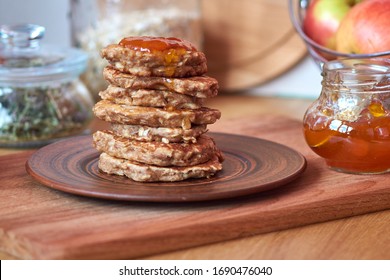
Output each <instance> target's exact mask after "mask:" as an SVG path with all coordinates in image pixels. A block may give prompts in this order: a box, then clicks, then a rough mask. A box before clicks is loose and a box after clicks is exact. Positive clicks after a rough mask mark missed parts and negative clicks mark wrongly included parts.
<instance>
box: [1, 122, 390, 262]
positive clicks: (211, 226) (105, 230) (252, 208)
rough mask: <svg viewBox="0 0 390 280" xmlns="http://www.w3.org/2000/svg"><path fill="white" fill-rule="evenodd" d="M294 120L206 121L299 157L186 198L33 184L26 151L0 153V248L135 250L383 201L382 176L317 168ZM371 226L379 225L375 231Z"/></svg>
mask: <svg viewBox="0 0 390 280" xmlns="http://www.w3.org/2000/svg"><path fill="white" fill-rule="evenodd" d="M301 129H302V128H301V122H300V121H294V120H291V119H288V118H284V117H275V116H267V117H266V116H261V117H259V116H251V117H246V118H241V119H234V120H233V119H230V120H229V119H224V120H221V121H220V122H218V124H215V125H213V131H221V132H227V131H229V132H231V133H232V132H234V133H237V134H246V135H252V136H257V137H261V138H264V139H269V140H272V141H275V142H278V143H282V144H284V145H287V146H290V147H292V148H294V149H296V150H298V151H300V152H301V153H302V154H304V155H305V156H306V158H307V160H308V166H307V170H306V171H305V173H304V174H303V175H302V176H301V177H300V178H299V179H297V180H296V181H294V182H292V183H290V184H288V186H287V187H286V188H283V189H275V190H272V191H269V192H266V193H262V194H258V195H252V196H250V197H244V198H240V199H230V200H226V201H223V202H222V201H221V202H218V203H216V202H197V203H188V204H181V205H177V204H157V203H140V202H131V203H130V202H113V201H104V200H99V199H92V198H84V197H78V196H74V195H70V194H65V193H62V192H59V191H56V190H51V189H49V188H46V187H43V186H42V185H40V184H39V183H36V182H35V181H34V180H33V179H32V178H31V177H30V176H28V175H27V174H26V172H25V170H24V162H25V160H26V159H27V158H28V156H29V155H31V153H29V152H27V153H20V154H15V155H9V156H3V157H0V168H1V169H2V170H3V171H2V172H3V175H2V178H3V182H2V191H1V193H0V196H1V197H0V200H1V201H4V202H5V203H4V204H2V205H1V207H0V227H1V231H0V234H1V238H0V247H1V248H0V249H2V250H3V251H6V252H9V253H11V254H13V255H16V256H17V257H20V258H33V259H40V258H44V259H47V258H50V259H51V258H54V259H55V258H59V259H66V258H72V259H74V258H88V259H92V258H98V259H108V258H115V259H118V258H136V257H144V256H148V255H154V254H158V253H163V252H168V251H173V250H179V249H184V248H191V247H195V246H199V245H202V244H210V243H214V242H219V241H226V240H230V239H236V238H241V237H246V236H253V235H255V234H259V233H267V232H272V231H277V230H281V229H288V228H294V227H298V226H302V225H308V224H312V223H318V222H324V221H330V220H334V219H338V218H342V217H349V216H355V215H359V214H362V213H369V212H374V211H377V210H383V209H389V208H390V188H389V184H390V177H389V176H388V174H383V175H349V174H343V173H337V172H334V171H331V170H329V169H327V168H326V167H325V166H324V163H323V162H322V160H321V159H320V158H318V157H317V156H315V155H314V154H313V153H312V152H311V151H310V150H309V149H308V148H307V146H306V144H305V143H304V140H303V137H302V131H301ZM379 234H384V233H383V232H382V233H379Z"/></svg>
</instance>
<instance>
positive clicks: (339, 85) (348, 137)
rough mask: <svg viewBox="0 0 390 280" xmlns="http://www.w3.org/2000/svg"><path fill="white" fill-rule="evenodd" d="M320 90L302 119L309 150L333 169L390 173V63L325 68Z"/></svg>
mask: <svg viewBox="0 0 390 280" xmlns="http://www.w3.org/2000/svg"><path fill="white" fill-rule="evenodd" d="M322 75H323V81H322V91H321V94H320V96H319V98H318V99H317V100H316V101H315V102H314V103H313V104H312V105H311V106H310V107H309V108H308V110H307V112H306V114H305V117H304V121H303V122H304V134H305V139H306V142H307V143H308V145H309V146H310V148H311V149H312V150H313V151H314V152H315V153H317V154H318V155H319V156H321V157H323V158H324V159H325V161H326V163H327V165H328V166H329V167H330V168H332V169H334V170H337V171H341V172H348V173H357V174H375V173H384V172H389V171H390V59H386V58H377V59H345V60H335V61H330V62H327V63H325V64H324V67H323V71H322Z"/></svg>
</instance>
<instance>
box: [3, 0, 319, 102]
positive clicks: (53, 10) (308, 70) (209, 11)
mask: <svg viewBox="0 0 390 280" xmlns="http://www.w3.org/2000/svg"><path fill="white" fill-rule="evenodd" d="M112 1H113V2H117V1H118V0H117V1H114V0H112ZM70 2H71V0H56V1H52V0H34V1H27V0H0V24H19V23H34V24H38V25H42V26H44V27H46V34H45V38H44V42H45V43H48V44H54V45H57V46H71V45H72V34H71V23H70V19H71V16H70V10H71V4H70ZM76 2H77V1H76ZM237 5H239V7H240V9H237V7H238V6H237ZM201 10H202V13H203V16H204V18H205V20H204V21H203V28H204V32H205V36H204V37H205V41H204V48H205V52H206V55H208V60H209V61H210V64H212V65H213V63H217V64H218V63H222V67H219V68H222V69H225V70H226V69H227V71H230V76H231V75H233V78H234V80H235V83H233V84H232V83H229V81H227V82H226V84H225V81H224V80H223V81H222V83H223V86H222V88H223V89H224V90H226V91H227V92H234V93H238V94H244V93H242V92H241V91H242V90H245V94H249V95H258V96H262V95H264V96H283V97H299V98H310V99H313V98H316V97H317V96H318V95H319V93H320V89H321V85H320V82H321V76H320V70H319V68H318V67H317V65H315V64H314V62H313V61H312V60H311V59H310V58H309V57H308V56H307V55H306V50H304V48H303V44H302V45H301V46H298V47H296V46H294V45H293V43H291V44H292V45H291V44H290V42H289V41H288V40H289V39H288V38H286V39H285V38H284V37H283V36H285V35H284V34H282V33H283V32H290V33H291V30H292V26H291V25H290V23H289V18H288V13H287V0H276V1H275V0H273V1H271V0H242V1H236V0H231V1H228V0H204V1H201ZM267 11H269V13H267ZM218 24H219V25H221V24H224V26H225V27H226V29H225V30H221V29H220V26H219V25H218ZM249 29H250V30H249ZM213 31H215V32H218V33H217V35H218V36H219V37H221V36H222V37H223V36H227V37H228V39H227V40H234V41H235V42H237V41H238V40H241V38H242V39H243V41H242V42H240V44H235V43H234V42H233V44H234V45H235V46H236V47H237V49H234V48H233V52H232V53H231V54H230V55H231V56H232V61H233V60H235V59H237V58H238V57H239V56H240V55H241V54H242V53H243V54H245V52H246V51H247V52H248V53H249V52H256V48H257V47H258V48H259V53H257V54H256V53H253V57H257V58H258V59H259V62H258V67H257V65H256V64H253V67H252V68H254V67H256V68H254V69H250V71H251V73H249V74H247V73H248V72H245V71H237V70H239V69H238V68H237V67H239V66H234V65H233V64H232V65H224V64H223V63H226V61H225V58H224V57H223V60H224V61H222V58H220V57H218V55H219V54H220V55H224V54H223V53H222V54H221V50H223V49H224V48H226V45H221V46H219V43H218V41H215V40H214V39H215V38H216V35H215V34H214V33H213ZM210 32H211V33H210ZM278 33H280V36H279V34H278ZM278 36H279V37H278ZM245 37H247V38H245ZM273 38H274V39H275V40H276V41H275V42H277V44H279V45H276V47H275V46H272V45H270V46H268V45H267V44H271V42H272V40H273ZM244 39H245V40H244ZM248 42H249V43H248ZM272 43H274V42H272ZM224 44H226V42H225V43H224ZM249 44H251V46H250V47H251V49H249V50H246V48H247V46H248V45H249ZM278 47H281V48H282V47H283V48H285V49H281V50H280V52H282V54H281V53H280V52H279V53H278V54H277V53H272V48H274V49H277V48H278ZM261 48H263V49H264V52H263V50H262V49H261ZM267 48H268V49H267ZM294 48H299V49H294ZM270 50H271V52H270ZM262 52H263V53H264V56H263V57H260V56H261V55H262ZM292 52H294V53H297V54H295V56H296V57H293V59H292V61H288V62H286V61H287V59H288V58H291V56H292V55H293V53H292ZM300 52H302V53H303V55H301V53H300ZM264 57H267V60H269V61H270V62H271V65H263V64H264V63H263V62H264V61H262V58H264ZM228 63H229V60H228ZM217 66H218V65H217ZM217 68H218V67H217ZM225 70H224V71H225ZM237 72H238V73H237ZM219 74H220V73H216V74H215V75H216V76H217V77H216V78H219V77H218V75H219ZM209 75H210V76H215V75H214V73H213V71H212V72H211V73H210V74H209ZM235 75H236V76H235ZM240 75H241V76H240ZM249 76H251V77H250V79H248V81H247V83H245V77H249ZM231 78H232V77H230V79H231ZM243 78H244V79H243ZM222 79H223V78H219V80H222ZM238 81H242V83H241V84H240V83H238Z"/></svg>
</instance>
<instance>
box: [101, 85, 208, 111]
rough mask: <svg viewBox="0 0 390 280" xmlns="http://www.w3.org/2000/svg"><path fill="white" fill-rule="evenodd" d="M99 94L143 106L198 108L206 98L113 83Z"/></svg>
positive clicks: (116, 101) (115, 101) (119, 101)
mask: <svg viewBox="0 0 390 280" xmlns="http://www.w3.org/2000/svg"><path fill="white" fill-rule="evenodd" d="M99 96H100V97H101V98H102V99H105V100H109V101H112V102H114V103H117V104H125V105H131V106H142V107H173V108H177V109H198V108H200V107H202V104H203V100H204V99H201V98H196V97H192V96H189V95H184V94H178V93H174V92H170V91H167V90H155V89H150V90H145V89H138V90H131V89H125V88H120V87H116V86H112V85H109V86H108V87H107V89H106V90H104V91H101V92H100V93H99Z"/></svg>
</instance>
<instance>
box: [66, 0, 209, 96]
mask: <svg viewBox="0 0 390 280" xmlns="http://www.w3.org/2000/svg"><path fill="white" fill-rule="evenodd" d="M71 30H72V41H73V44H74V46H76V47H79V48H81V49H83V50H85V51H86V52H87V53H88V54H89V56H90V60H89V63H88V68H87V71H86V72H85V73H84V74H83V75H82V79H83V81H84V82H85V84H86V85H87V87H88V88H89V90H90V92H91V93H92V95H93V96H94V97H95V99H98V93H99V91H101V90H103V89H105V88H106V87H107V83H106V82H105V81H104V79H103V78H102V72H103V68H104V66H105V65H106V62H105V61H104V60H103V59H101V57H100V50H101V49H102V48H103V47H106V46H107V45H109V44H116V43H118V42H119V41H120V40H121V39H122V38H124V37H129V36H162V37H177V38H181V39H185V40H188V41H190V42H191V43H193V44H194V45H195V46H196V47H197V48H198V49H202V40H203V34H202V24H201V7H200V0H185V1H183V0H82V1H81V0H71Z"/></svg>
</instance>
